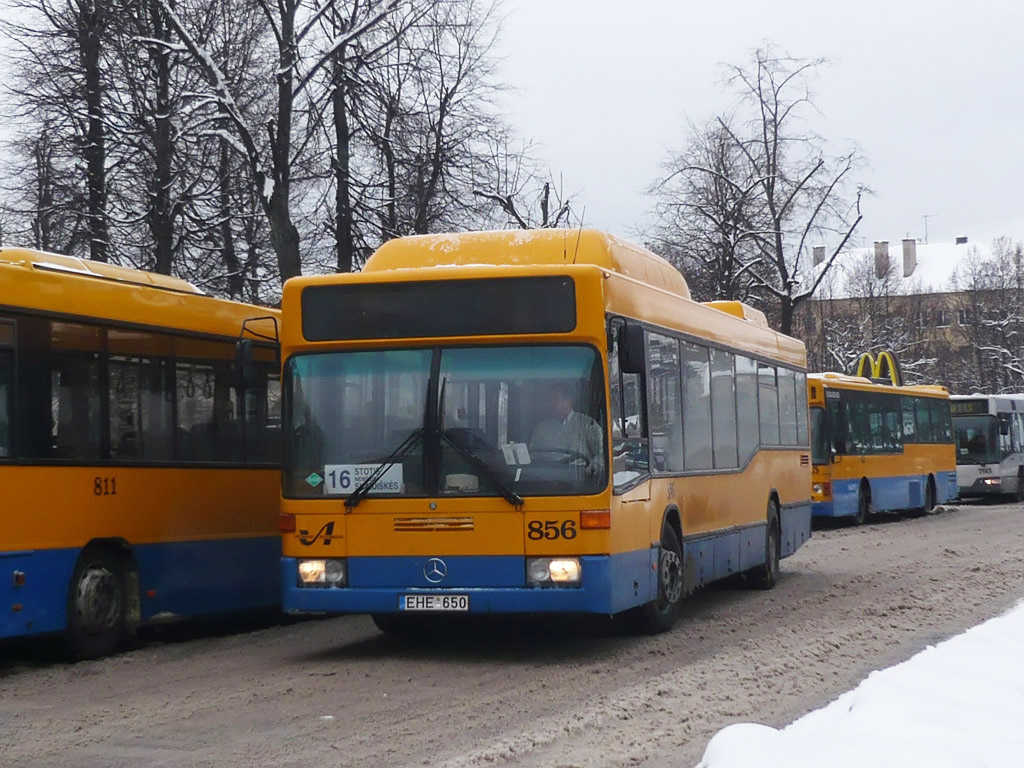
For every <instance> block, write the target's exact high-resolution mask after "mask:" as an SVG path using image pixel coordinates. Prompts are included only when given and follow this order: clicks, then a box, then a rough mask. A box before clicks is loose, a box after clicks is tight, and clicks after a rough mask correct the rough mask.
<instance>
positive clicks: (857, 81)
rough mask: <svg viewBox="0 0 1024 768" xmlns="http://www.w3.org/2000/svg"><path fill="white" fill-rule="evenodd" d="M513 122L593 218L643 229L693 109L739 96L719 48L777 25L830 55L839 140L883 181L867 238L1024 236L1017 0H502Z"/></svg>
mask: <svg viewBox="0 0 1024 768" xmlns="http://www.w3.org/2000/svg"><path fill="white" fill-rule="evenodd" d="M505 8H506V12H507V14H508V15H507V19H506V22H505V27H504V35H503V40H502V43H501V53H502V55H503V56H504V59H505V60H504V65H503V67H502V71H503V74H504V77H505V80H506V82H507V83H508V84H509V85H511V86H514V87H515V89H516V91H515V92H514V93H513V94H511V95H510V96H509V97H508V109H509V112H510V115H509V116H510V118H511V119H512V122H513V123H514V124H515V125H516V126H517V127H518V128H519V129H520V130H521V131H522V132H523V133H524V134H525V135H527V136H529V137H532V138H533V139H535V140H537V141H538V142H540V143H541V144H542V145H543V150H542V151H543V156H544V159H545V160H546V161H547V162H548V163H549V164H550V166H551V169H552V171H553V172H555V173H556V174H557V173H559V172H561V173H563V174H564V178H565V186H566V190H567V191H568V192H578V193H579V197H578V203H577V205H576V206H575V208H576V211H577V213H579V212H580V210H581V208H582V206H583V205H585V206H586V222H585V223H586V224H588V225H593V226H597V227H601V228H604V229H608V230H610V231H612V232H615V233H618V234H622V235H632V236H635V235H636V234H637V231H638V230H639V229H641V228H642V226H643V223H644V217H645V214H646V212H647V211H648V210H649V208H650V206H651V201H650V199H649V198H647V197H646V196H645V195H644V189H645V187H646V186H647V185H648V184H649V183H650V182H651V181H652V180H653V179H654V178H655V176H656V175H657V174H658V163H659V162H660V161H661V160H662V159H663V158H664V157H665V154H666V152H667V149H668V148H669V147H672V146H678V145H679V144H680V143H681V140H682V136H683V133H684V128H685V121H686V119H687V118H688V117H689V118H692V119H695V120H703V119H704V118H706V117H708V116H711V115H713V114H714V113H715V112H717V111H720V110H722V109H724V108H726V107H727V106H728V105H729V104H730V103H731V100H732V97H731V96H729V95H727V94H726V93H725V92H724V91H723V89H722V88H721V86H720V85H719V84H718V76H719V73H720V69H719V66H718V65H719V64H720V63H721V62H729V63H740V62H744V61H745V60H746V59H747V57H748V54H749V52H750V51H751V50H752V49H753V48H755V47H757V46H758V45H759V44H761V43H763V42H766V41H771V42H773V43H775V44H776V45H777V46H778V47H779V48H781V49H784V50H786V51H788V52H789V53H790V54H792V55H794V56H803V57H817V56H824V57H828V58H830V59H832V60H833V61H832V64H831V65H830V66H829V67H827V68H825V69H823V70H821V76H820V78H819V79H818V81H817V82H816V83H815V84H814V87H815V89H816V91H817V102H816V103H817V105H818V107H819V109H820V110H821V112H822V113H823V116H824V119H823V121H822V122H821V123H820V125H819V126H818V130H819V132H820V133H822V134H823V135H825V136H826V137H827V138H828V139H829V140H830V141H834V142H836V143H837V144H841V143H842V142H843V141H846V140H852V141H855V142H857V144H859V145H860V147H861V149H862V150H863V152H864V154H865V155H866V157H867V159H868V162H869V163H870V167H869V168H867V169H866V170H865V171H864V173H863V177H864V178H863V181H864V182H865V183H867V185H868V186H870V187H871V188H872V189H874V190H875V193H876V194H875V195H874V196H873V197H871V198H870V199H867V200H866V201H865V202H864V205H863V209H864V213H865V218H864V221H863V222H862V223H861V226H860V228H859V230H858V234H859V238H858V244H859V242H866V243H870V242H871V241H873V240H876V239H888V240H898V239H900V238H902V237H905V236H907V234H908V233H909V234H910V235H911V236H915V237H922V236H923V235H924V221H923V219H922V218H921V217H922V216H923V215H924V214H933V216H932V217H931V218H929V220H928V237H929V240H930V241H932V242H936V241H948V240H952V239H953V238H954V237H956V236H957V235H967V236H968V237H969V238H970V239H971V240H972V241H977V240H981V241H983V242H986V243H987V242H989V241H990V240H991V239H992V238H993V237H995V236H998V235H1000V234H1008V235H1011V236H1013V237H1014V238H1015V239H1024V192H1022V181H1024V3H1022V2H1019V0H973V1H970V2H965V1H964V0H958V1H957V2H951V1H950V0H932V1H931V2H904V1H903V0H890V2H878V1H877V0H859V1H858V2H844V3H835V2H829V0H818V1H817V2H798V1H797V0H772V1H771V2H764V0H762V1H761V2H751V1H750V0H732V2H729V1H728V0H725V1H722V0H718V1H717V2H716V1H715V0H711V2H700V3H698V2H687V1H685V0H506V6H505Z"/></svg>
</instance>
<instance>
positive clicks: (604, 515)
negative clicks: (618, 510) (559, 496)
mask: <svg viewBox="0 0 1024 768" xmlns="http://www.w3.org/2000/svg"><path fill="white" fill-rule="evenodd" d="M611 527H612V511H611V510H610V509H588V510H584V511H583V512H580V528H611Z"/></svg>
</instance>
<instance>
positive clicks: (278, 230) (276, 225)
mask: <svg viewBox="0 0 1024 768" xmlns="http://www.w3.org/2000/svg"><path fill="white" fill-rule="evenodd" d="M279 189H280V187H275V188H274V192H273V194H272V195H271V196H270V200H269V201H267V204H266V211H267V223H268V224H270V244H271V245H272V246H273V248H274V253H275V254H276V255H277V269H278V272H279V273H280V275H281V282H284V281H285V280H289V279H291V278H293V277H298V276H299V275H301V274H302V258H301V256H300V255H299V230H298V229H296V227H295V224H293V223H292V219H291V216H290V215H289V212H288V195H287V192H284V191H279Z"/></svg>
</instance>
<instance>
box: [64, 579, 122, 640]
mask: <svg viewBox="0 0 1024 768" xmlns="http://www.w3.org/2000/svg"><path fill="white" fill-rule="evenodd" d="M75 608H76V609H77V612H78V617H79V619H80V621H81V624H82V628H83V629H84V630H85V631H86V632H89V633H90V634H96V633H97V632H103V631H106V630H109V629H114V628H115V627H116V626H117V622H118V617H119V616H120V615H121V590H120V589H119V588H118V585H117V580H116V579H115V578H114V574H112V573H111V572H110V571H108V570H107V569H106V568H102V567H98V566H93V567H90V568H88V569H86V571H85V573H83V574H82V578H81V580H79V582H78V593H77V595H76V600H75Z"/></svg>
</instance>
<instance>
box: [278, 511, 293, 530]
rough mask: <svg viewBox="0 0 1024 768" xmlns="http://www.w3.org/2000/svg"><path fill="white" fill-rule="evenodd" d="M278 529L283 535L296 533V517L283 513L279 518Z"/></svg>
mask: <svg viewBox="0 0 1024 768" xmlns="http://www.w3.org/2000/svg"><path fill="white" fill-rule="evenodd" d="M277 528H278V530H279V531H281V533H295V515H289V514H288V513H287V512H282V513H281V514H280V515H278V516H277Z"/></svg>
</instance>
